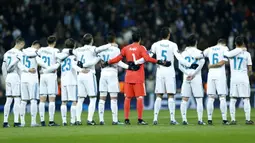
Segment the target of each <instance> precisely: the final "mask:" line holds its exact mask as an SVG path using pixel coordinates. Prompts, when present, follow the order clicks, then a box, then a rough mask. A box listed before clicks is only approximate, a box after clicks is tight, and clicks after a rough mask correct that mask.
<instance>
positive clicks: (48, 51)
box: [37, 36, 60, 126]
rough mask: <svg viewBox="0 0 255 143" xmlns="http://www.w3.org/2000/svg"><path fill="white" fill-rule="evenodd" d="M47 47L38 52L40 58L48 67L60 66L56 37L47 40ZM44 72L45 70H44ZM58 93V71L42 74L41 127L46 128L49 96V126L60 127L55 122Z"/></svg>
mask: <svg viewBox="0 0 255 143" xmlns="http://www.w3.org/2000/svg"><path fill="white" fill-rule="evenodd" d="M47 43H48V46H47V47H42V48H40V49H39V50H38V51H37V54H38V56H39V57H40V58H41V59H42V60H43V61H44V63H45V64H46V65H47V66H48V67H51V66H55V65H57V66H56V68H57V67H58V66H60V62H59V61H57V58H56V55H57V54H58V53H59V50H58V49H56V48H54V47H55V45H56V37H55V36H49V37H48V38H47ZM42 71H43V70H42ZM57 91H58V85H57V73H56V70H55V71H53V72H50V73H47V72H45V73H44V72H41V77H40V103H39V113H40V119H41V125H42V126H46V124H45V119H44V114H45V102H46V99H47V96H49V126H58V124H56V123H55V122H54V114H55V98H56V94H57Z"/></svg>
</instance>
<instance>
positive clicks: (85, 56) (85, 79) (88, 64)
mask: <svg viewBox="0 0 255 143" xmlns="http://www.w3.org/2000/svg"><path fill="white" fill-rule="evenodd" d="M82 41H83V44H84V46H83V47H79V48H77V49H75V50H73V54H74V55H75V56H76V58H77V60H78V65H79V66H80V67H81V68H83V67H84V68H86V69H87V70H88V73H84V72H79V74H78V76H77V84H78V102H77V107H76V120H77V122H76V124H77V125H81V113H82V109H83V106H82V105H83V102H84V99H85V98H86V97H87V96H89V99H90V103H89V107H88V119H87V125H95V121H94V120H93V116H94V112H95V108H96V100H97V98H96V97H97V81H96V76H95V73H96V71H95V65H96V64H97V63H98V61H99V60H100V58H98V57H97V54H98V53H99V52H101V51H103V50H106V49H108V47H110V46H111V44H108V45H105V46H101V47H98V48H96V47H95V46H92V44H93V37H92V35H91V34H85V35H84V36H83V39H82Z"/></svg>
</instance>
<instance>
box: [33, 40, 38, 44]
mask: <svg viewBox="0 0 255 143" xmlns="http://www.w3.org/2000/svg"><path fill="white" fill-rule="evenodd" d="M36 44H39V45H40V42H39V41H38V40H35V41H34V42H33V43H32V45H36Z"/></svg>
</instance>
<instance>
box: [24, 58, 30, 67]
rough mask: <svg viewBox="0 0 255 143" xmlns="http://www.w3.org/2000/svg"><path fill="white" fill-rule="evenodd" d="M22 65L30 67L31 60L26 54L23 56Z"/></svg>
mask: <svg viewBox="0 0 255 143" xmlns="http://www.w3.org/2000/svg"><path fill="white" fill-rule="evenodd" d="M23 65H24V66H25V67H27V68H30V66H31V61H30V60H29V58H28V57H27V56H23Z"/></svg>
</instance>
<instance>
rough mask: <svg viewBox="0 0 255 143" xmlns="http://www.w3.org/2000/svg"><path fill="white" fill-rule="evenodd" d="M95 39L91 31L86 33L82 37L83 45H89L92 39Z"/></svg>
mask: <svg viewBox="0 0 255 143" xmlns="http://www.w3.org/2000/svg"><path fill="white" fill-rule="evenodd" d="M92 40H93V36H92V35H91V34H90V33H87V34H85V35H84V36H83V37H82V43H83V45H88V44H90V43H91V41H92Z"/></svg>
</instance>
